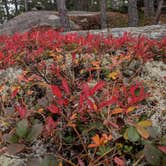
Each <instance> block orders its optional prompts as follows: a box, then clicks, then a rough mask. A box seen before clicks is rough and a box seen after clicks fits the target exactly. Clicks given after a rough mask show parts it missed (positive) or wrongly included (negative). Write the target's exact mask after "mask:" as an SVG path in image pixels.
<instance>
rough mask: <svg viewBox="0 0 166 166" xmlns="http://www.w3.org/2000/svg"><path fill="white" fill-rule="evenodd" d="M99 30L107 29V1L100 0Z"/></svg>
mask: <svg viewBox="0 0 166 166" xmlns="http://www.w3.org/2000/svg"><path fill="white" fill-rule="evenodd" d="M100 5H101V29H105V28H107V0H101V4H100Z"/></svg>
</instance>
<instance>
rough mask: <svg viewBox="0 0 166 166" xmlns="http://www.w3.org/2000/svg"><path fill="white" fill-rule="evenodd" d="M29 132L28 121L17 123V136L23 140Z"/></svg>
mask: <svg viewBox="0 0 166 166" xmlns="http://www.w3.org/2000/svg"><path fill="white" fill-rule="evenodd" d="M27 132H28V120H27V119H23V120H21V121H19V122H18V123H17V126H16V135H17V136H19V137H20V138H23V137H25V136H26V135H27Z"/></svg>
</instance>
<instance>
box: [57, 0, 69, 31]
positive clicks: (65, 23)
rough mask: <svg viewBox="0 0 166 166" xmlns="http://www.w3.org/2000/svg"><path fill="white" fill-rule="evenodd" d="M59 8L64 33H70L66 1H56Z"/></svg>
mask: <svg viewBox="0 0 166 166" xmlns="http://www.w3.org/2000/svg"><path fill="white" fill-rule="evenodd" d="M56 2H57V8H58V12H59V16H60V22H61V25H62V28H63V29H64V31H70V29H71V28H70V22H69V17H68V15H67V9H66V1H65V0H56Z"/></svg>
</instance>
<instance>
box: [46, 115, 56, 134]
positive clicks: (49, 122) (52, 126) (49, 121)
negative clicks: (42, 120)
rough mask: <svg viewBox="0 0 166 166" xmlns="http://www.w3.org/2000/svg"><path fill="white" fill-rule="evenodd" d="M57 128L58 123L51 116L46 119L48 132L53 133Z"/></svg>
mask: <svg viewBox="0 0 166 166" xmlns="http://www.w3.org/2000/svg"><path fill="white" fill-rule="evenodd" d="M56 126H57V122H55V121H54V120H53V119H52V117H51V116H49V117H48V118H47V119H46V126H45V128H46V130H47V131H48V132H49V133H51V132H52V131H53V129H55V128H56Z"/></svg>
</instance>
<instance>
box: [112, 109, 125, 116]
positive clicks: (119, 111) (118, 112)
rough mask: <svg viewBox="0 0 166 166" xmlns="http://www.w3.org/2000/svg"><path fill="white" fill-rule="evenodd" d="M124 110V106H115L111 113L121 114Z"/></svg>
mask: <svg viewBox="0 0 166 166" xmlns="http://www.w3.org/2000/svg"><path fill="white" fill-rule="evenodd" d="M123 111H124V110H123V109H122V108H115V109H113V110H112V112H111V115H114V114H120V113H122V112H123Z"/></svg>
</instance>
